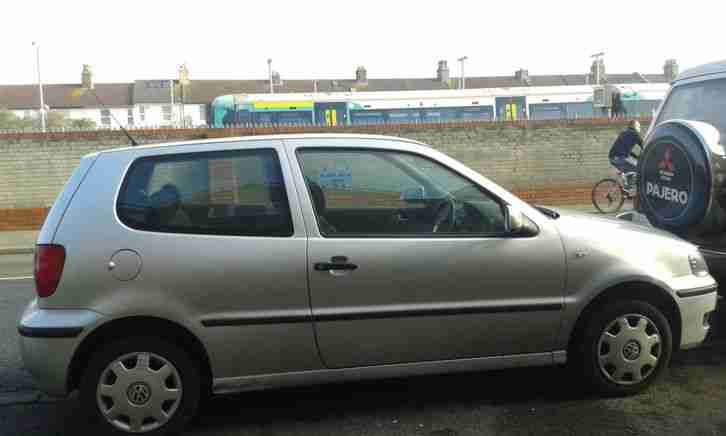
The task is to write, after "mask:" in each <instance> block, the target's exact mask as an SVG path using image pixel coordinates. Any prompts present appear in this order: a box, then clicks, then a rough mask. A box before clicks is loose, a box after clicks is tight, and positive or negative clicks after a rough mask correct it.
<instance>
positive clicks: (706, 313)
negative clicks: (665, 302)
mask: <svg viewBox="0 0 726 436" xmlns="http://www.w3.org/2000/svg"><path fill="white" fill-rule="evenodd" d="M676 297H677V298H676V300H677V303H678V308H679V310H680V312H681V343H680V348H681V349H682V350H685V349H689V348H693V347H697V346H698V345H700V344H701V343H702V342H703V341H704V340H705V339H706V335H707V334H708V331H709V329H710V328H711V325H710V321H711V316H712V315H713V313H714V312H715V311H716V304H717V301H718V293H717V287H716V285H715V284H714V285H708V286H704V287H699V288H691V289H681V290H678V291H676Z"/></svg>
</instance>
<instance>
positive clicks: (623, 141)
mask: <svg viewBox="0 0 726 436" xmlns="http://www.w3.org/2000/svg"><path fill="white" fill-rule="evenodd" d="M636 145H638V146H640V148H641V150H642V148H643V137H642V136H640V122H638V120H633V121H631V122H630V123H629V124H628V128H627V129H625V130H623V131H622V132H620V134H619V135H618V138H617V139H616V140H615V142H614V143H613V146H612V147H611V148H610V154H609V158H610V163H611V164H612V166H614V167H615V168H617V169H618V171H620V172H622V173H629V172H635V170H636V167H637V164H638V161H637V158H638V155H637V154H635V153H633V148H635V146H636ZM631 179H632V177H629V178H628V181H627V183H628V186H626V187H625V189H626V190H629V191H630V190H632V189H633V188H634V186H631V185H632V184H633V183H632V180H631Z"/></svg>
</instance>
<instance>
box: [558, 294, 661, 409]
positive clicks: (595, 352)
mask: <svg viewBox="0 0 726 436" xmlns="http://www.w3.org/2000/svg"><path fill="white" fill-rule="evenodd" d="M631 314H636V315H641V316H644V317H646V318H647V319H649V320H650V321H651V322H652V323H653V324H655V327H656V328H657V329H658V333H659V335H660V339H661V341H660V345H658V347H660V348H659V351H658V355H659V357H658V362H657V364H656V365H655V367H652V368H650V370H649V372H648V373H647V376H645V377H644V378H643V379H642V380H641V381H640V382H634V381H629V383H632V384H620V383H616V382H614V381H613V380H611V378H609V377H608V376H607V375H606V374H605V370H604V369H601V367H600V364H599V360H598V358H599V356H600V354H602V350H601V349H600V346H601V344H600V338H601V336H602V335H603V333H604V332H605V329H606V328H607V327H608V326H610V325H611V323H613V322H614V321H615V320H617V319H618V318H620V317H623V316H624V315H631ZM589 316H590V319H587V320H585V324H584V326H583V329H582V330H581V331H580V332H579V333H578V338H577V340H576V341H575V343H574V344H573V346H572V347H571V349H570V350H569V359H568V360H569V362H570V367H571V369H572V370H574V371H577V372H578V373H579V374H581V375H582V376H583V377H584V381H585V382H586V383H587V384H588V385H589V386H590V387H591V388H592V389H593V390H594V391H595V392H597V393H600V394H605V395H615V396H623V395H633V394H636V393H639V392H642V391H644V390H645V389H647V388H648V387H649V386H650V385H651V384H652V383H653V382H655V381H656V380H657V379H658V378H659V377H660V376H661V375H662V374H663V371H664V370H665V368H667V367H668V365H669V364H670V360H671V356H672V354H673V335H672V332H671V327H670V324H669V322H668V320H667V319H666V317H665V316H664V315H663V314H662V313H661V311H660V310H659V309H658V308H656V307H655V306H653V305H651V304H650V303H647V302H644V301H639V300H618V301H614V302H610V303H606V304H604V305H602V306H600V307H597V308H596V309H595V310H593V311H591V312H590V313H589ZM620 351H621V350H617V351H616V353H619V352H620ZM641 351H645V348H642V349H641ZM623 353H624V351H623Z"/></svg>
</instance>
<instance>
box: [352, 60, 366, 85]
mask: <svg viewBox="0 0 726 436" xmlns="http://www.w3.org/2000/svg"><path fill="white" fill-rule="evenodd" d="M355 83H356V84H357V85H366V84H368V72H367V71H366V67H364V66H363V65H361V66H359V67H358V68H357V69H356V70H355Z"/></svg>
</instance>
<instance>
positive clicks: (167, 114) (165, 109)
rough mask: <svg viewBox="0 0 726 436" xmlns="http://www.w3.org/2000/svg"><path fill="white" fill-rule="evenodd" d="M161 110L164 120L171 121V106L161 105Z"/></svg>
mask: <svg viewBox="0 0 726 436" xmlns="http://www.w3.org/2000/svg"><path fill="white" fill-rule="evenodd" d="M161 111H162V114H163V118H164V121H171V106H170V105H167V106H163V107H162V108H161Z"/></svg>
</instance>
